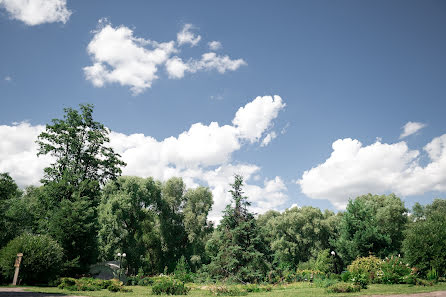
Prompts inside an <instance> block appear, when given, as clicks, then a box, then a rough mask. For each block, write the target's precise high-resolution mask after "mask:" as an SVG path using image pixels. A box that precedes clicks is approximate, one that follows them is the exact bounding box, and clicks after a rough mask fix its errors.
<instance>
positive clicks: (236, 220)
mask: <svg viewBox="0 0 446 297" xmlns="http://www.w3.org/2000/svg"><path fill="white" fill-rule="evenodd" d="M234 178H235V181H234V183H233V184H231V187H232V189H231V190H230V191H229V192H230V193H231V194H232V200H233V201H232V202H233V203H231V204H229V205H228V206H226V209H225V211H224V215H223V218H222V221H221V223H220V225H219V226H218V228H217V229H216V231H215V234H214V236H213V239H212V240H211V242H210V245H214V247H210V248H211V249H212V248H214V249H215V253H214V255H213V256H212V262H211V264H209V266H208V270H209V272H210V273H211V274H212V275H214V276H216V277H223V278H227V279H231V280H234V281H239V282H257V281H261V280H262V279H263V277H264V276H265V274H266V271H267V269H268V263H267V262H266V261H265V259H264V254H265V250H264V244H263V242H262V241H261V238H260V236H259V235H260V234H259V228H258V227H257V224H256V220H255V218H254V215H253V214H252V213H251V212H249V210H248V207H249V206H250V203H249V202H248V200H247V199H248V198H247V197H246V196H244V195H243V194H244V193H243V189H242V187H243V177H242V176H240V175H235V177H234Z"/></svg>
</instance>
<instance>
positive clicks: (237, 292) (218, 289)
mask: <svg viewBox="0 0 446 297" xmlns="http://www.w3.org/2000/svg"><path fill="white" fill-rule="evenodd" d="M208 290H209V292H211V294H212V295H215V296H246V295H248V292H247V291H245V290H242V289H240V288H238V287H228V286H210V287H209V289H208Z"/></svg>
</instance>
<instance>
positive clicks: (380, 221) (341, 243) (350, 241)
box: [336, 194, 408, 264]
mask: <svg viewBox="0 0 446 297" xmlns="http://www.w3.org/2000/svg"><path fill="white" fill-rule="evenodd" d="M407 222H408V219H407V209H406V208H405V207H404V203H403V202H402V201H401V199H400V198H398V197H396V196H395V195H394V194H390V195H387V196H386V195H382V196H378V195H371V194H368V195H363V196H359V197H357V198H356V199H355V200H350V201H349V203H348V205H347V210H346V211H345V213H344V215H343V217H342V220H341V224H340V229H339V232H340V235H339V238H338V240H337V241H336V247H337V251H338V253H339V255H340V256H341V257H342V259H343V260H344V263H345V264H349V263H351V262H352V261H353V260H354V259H356V258H357V257H366V256H368V255H369V254H370V253H372V254H374V255H376V256H378V257H381V258H384V257H386V256H389V255H392V254H399V253H400V251H401V244H402V241H403V238H404V235H403V231H404V230H405V228H406V225H407Z"/></svg>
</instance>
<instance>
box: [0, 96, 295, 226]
mask: <svg viewBox="0 0 446 297" xmlns="http://www.w3.org/2000/svg"><path fill="white" fill-rule="evenodd" d="M278 101H280V102H282V99H281V98H280V97H279V96H274V98H273V97H271V96H265V97H257V98H256V99H254V100H253V101H252V102H256V104H264V105H267V106H270V105H274V102H278ZM259 102H260V103H259ZM249 104H250V103H248V104H246V105H245V107H243V110H248V111H249V110H250V107H249V106H248V105H249ZM283 106H284V104H283V103H281V104H279V105H275V107H274V108H273V107H267V108H266V109H267V110H269V113H265V114H264V116H265V117H266V118H268V119H269V121H270V122H268V123H265V124H264V125H263V126H262V127H256V126H255V125H248V124H249V123H248V121H249V120H257V118H256V117H252V116H251V115H250V113H249V112H242V113H239V112H237V114H236V118H238V119H239V120H240V121H242V122H243V123H245V125H248V126H249V127H253V129H256V131H255V133H253V134H252V135H254V134H255V135H259V139H260V137H261V136H262V135H263V134H266V133H269V132H268V127H270V126H271V125H272V121H274V119H275V118H276V117H277V115H278V112H279V110H280V109H282V108H283ZM245 116H246V117H248V119H244V118H243V117H245ZM240 129H241V128H240V126H237V125H234V124H232V125H220V124H219V123H217V122H211V123H210V124H208V125H206V124H203V123H195V124H193V125H191V127H190V128H189V129H188V130H187V131H184V132H182V133H180V134H179V135H178V136H176V137H173V136H172V137H168V138H165V139H163V140H157V139H155V138H153V137H151V136H146V135H144V134H130V135H127V134H123V133H118V132H114V131H112V132H111V133H110V145H111V147H113V148H114V150H115V151H116V152H117V153H119V154H120V155H121V156H122V159H123V160H124V161H125V162H126V163H127V166H126V167H125V168H124V169H123V174H124V175H136V176H142V177H148V176H153V177H154V178H156V179H160V180H167V179H168V178H170V177H173V176H180V177H182V178H183V179H184V181H185V183H186V184H187V186H188V187H196V186H198V185H206V186H209V187H210V189H211V190H212V192H213V195H214V201H215V204H214V207H213V212H212V214H211V217H212V219H214V220H218V219H219V217H220V215H221V211H222V210H223V209H224V207H225V206H226V205H227V204H228V203H229V202H230V201H231V196H230V194H229V193H228V190H229V183H231V182H233V176H234V174H236V173H237V174H241V175H243V176H244V178H245V181H246V182H247V185H246V188H245V190H246V193H247V194H248V196H249V198H250V200H251V201H253V210H255V211H256V212H259V213H260V212H264V211H266V210H268V209H270V208H278V207H280V206H281V205H282V204H283V203H285V202H286V200H287V195H286V193H285V192H286V186H285V184H284V183H283V181H282V180H281V178H280V177H275V178H274V179H271V180H269V179H265V181H264V183H263V185H255V184H253V183H252V182H253V181H254V182H255V181H256V179H258V176H259V174H260V170H261V168H260V167H259V166H257V165H255V164H244V163H241V162H234V161H233V160H232V154H233V153H234V152H235V151H237V150H239V149H240V148H241V147H242V145H243V144H244V140H245V137H246V136H245V135H246V129H247V128H246V127H245V126H243V133H242V131H241V130H240ZM43 130H44V126H40V125H39V126H31V125H30V124H28V123H20V124H18V125H12V126H0V138H1V139H2V142H1V143H0V172H4V171H7V172H10V173H11V176H12V177H13V178H14V179H16V181H17V182H18V183H19V184H20V185H21V186H25V185H30V184H38V182H39V180H40V179H41V178H42V174H43V168H45V167H47V166H48V165H49V164H50V161H51V160H50V159H49V158H45V157H39V158H37V156H36V154H37V145H36V144H35V140H36V139H37V135H39V134H40V133H41V132H42V131H43Z"/></svg>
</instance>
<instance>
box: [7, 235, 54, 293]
mask: <svg viewBox="0 0 446 297" xmlns="http://www.w3.org/2000/svg"><path fill="white" fill-rule="evenodd" d="M17 253H23V258H22V263H21V265H20V275H19V276H20V279H21V283H22V284H28V285H31V284H48V283H49V282H50V281H52V280H54V279H56V278H57V276H58V274H59V272H60V270H61V268H62V257H63V249H62V248H61V247H60V245H59V244H58V243H57V242H56V241H55V240H54V239H52V238H51V237H50V236H48V235H32V234H28V233H25V234H22V235H20V236H18V237H16V238H15V239H13V240H11V241H10V242H9V243H8V244H7V245H6V246H5V247H3V248H2V249H1V250H0V271H1V273H2V274H3V276H4V278H5V279H7V280H12V278H13V276H14V262H15V259H16V255H17Z"/></svg>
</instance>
